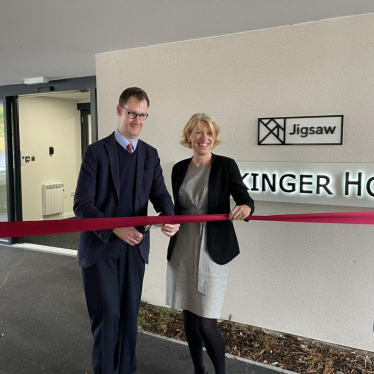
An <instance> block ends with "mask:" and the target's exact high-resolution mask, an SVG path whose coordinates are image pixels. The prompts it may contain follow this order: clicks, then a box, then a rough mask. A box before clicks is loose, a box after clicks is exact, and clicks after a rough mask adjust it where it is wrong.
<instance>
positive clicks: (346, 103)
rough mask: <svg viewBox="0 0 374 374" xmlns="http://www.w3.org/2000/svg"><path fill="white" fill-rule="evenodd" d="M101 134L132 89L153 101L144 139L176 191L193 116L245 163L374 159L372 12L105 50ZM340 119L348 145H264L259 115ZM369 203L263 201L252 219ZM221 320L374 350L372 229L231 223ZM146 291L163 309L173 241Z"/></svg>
mask: <svg viewBox="0 0 374 374" xmlns="http://www.w3.org/2000/svg"><path fill="white" fill-rule="evenodd" d="M96 69H97V87H98V117H99V137H100V138H102V137H104V136H106V135H108V134H109V133H111V132H112V131H113V130H114V129H115V128H116V125H117V116H116V112H115V108H116V104H117V102H118V97H119V95H120V93H121V92H122V90H123V89H125V88H126V87H129V86H139V87H142V88H143V89H144V90H145V91H146V92H147V93H148V95H149V97H150V102H151V105H150V108H149V118H148V119H147V121H146V123H145V125H144V129H143V132H142V134H141V138H142V139H143V140H144V141H146V142H149V143H151V144H152V145H154V146H156V147H157V149H158V151H159V154H160V157H161V162H162V167H163V169H164V175H165V178H166V181H167V186H168V188H169V191H171V186H170V173H171V168H172V166H173V164H174V163H175V162H177V161H179V160H181V159H184V158H187V157H190V156H191V151H190V150H188V149H186V148H183V147H182V146H181V145H180V144H179V140H180V137H181V134H182V129H183V127H184V125H185V123H186V122H187V121H188V119H189V118H190V117H191V115H192V114H194V113H196V112H207V113H210V114H211V115H213V116H214V117H215V118H216V119H217V120H218V122H219V123H220V125H221V139H222V140H223V144H222V145H221V146H220V147H219V148H217V149H216V150H215V153H217V154H222V155H226V156H229V157H232V158H234V159H235V160H237V161H277V162H282V161H288V162H289V161H291V162H292V161H294V162H373V151H372V149H373V139H374V126H373V118H374V106H373V98H374V14H367V15H360V16H355V17H346V18H340V19H331V20H325V21H319V22H312V23H307V24H300V25H295V26H287V27H280V28H274V29H267V30H260V31H255V32H247V33H240V34H232V35H226V36H218V37H213V38H206V39H199V40H191V41H185V42H179V43H171V44H165V45H156V46H150V47H146V48H137V49H131V50H124V51H117V52H111V53H104V54H99V55H97V57H96ZM330 114H337V115H339V114H343V115H344V144H343V145H341V146H317V145H315V146H271V147H269V146H258V145H257V120H258V118H264V117H265V118H268V117H280V116H313V115H330ZM352 210H362V209H354V208H347V207H336V206H318V205H309V204H308V205H303V204H284V203H266V202H262V203H260V202H259V203H257V204H256V214H258V215H268V214H282V213H309V212H327V211H331V212H333V211H352ZM235 227H236V231H237V235H238V239H239V243H240V248H241V255H240V257H239V258H237V259H236V260H234V261H233V262H232V264H231V265H230V267H231V270H230V276H229V285H228V291H227V296H226V302H225V306H224V310H223V317H224V318H228V317H229V316H231V318H232V319H233V320H234V321H239V322H243V323H247V324H251V325H256V326H260V327H264V328H268V329H273V330H277V331H282V332H287V333H291V334H296V335H301V336H306V337H310V338H314V339H318V340H322V341H327V342H332V343H336V344H341V345H345V346H349V347H354V348H359V349H366V350H370V351H374V346H373V320H374V317H373V310H374V298H373V297H372V296H371V295H373V286H372V285H373V284H374V272H373V266H372V263H373V251H372V247H373V233H374V231H373V227H370V226H353V225H352V226H350V225H329V224H320V225H319V224H297V223H292V224H291V223H280V222H277V223H273V222H250V223H235ZM152 235H153V236H152V250H151V258H150V265H149V266H148V267H147V272H146V278H145V283H144V292H143V298H144V300H146V301H149V302H151V303H155V304H159V305H164V299H165V273H166V248H167V243H168V241H167V238H166V237H164V236H163V235H162V233H160V232H159V231H158V232H157V231H156V232H154V233H152Z"/></svg>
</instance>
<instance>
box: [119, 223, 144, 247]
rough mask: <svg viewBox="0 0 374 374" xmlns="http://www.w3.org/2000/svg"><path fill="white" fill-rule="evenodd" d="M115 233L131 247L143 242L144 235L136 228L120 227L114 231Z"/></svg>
mask: <svg viewBox="0 0 374 374" xmlns="http://www.w3.org/2000/svg"><path fill="white" fill-rule="evenodd" d="M113 233H114V234H116V235H117V236H118V237H119V238H120V239H121V240H123V241H124V242H126V243H127V244H130V245H136V244H139V243H140V242H141V241H142V240H143V235H142V234H141V233H140V232H139V231H138V230H137V229H136V228H135V227H120V228H117V229H114V230H113Z"/></svg>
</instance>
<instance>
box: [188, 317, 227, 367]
mask: <svg viewBox="0 0 374 374" xmlns="http://www.w3.org/2000/svg"><path fill="white" fill-rule="evenodd" d="M183 322H184V330H185V333H186V337H187V342H188V347H189V349H190V354H191V358H192V361H193V364H194V368H195V374H204V372H205V371H204V360H203V343H204V344H205V348H206V351H207V353H208V355H209V357H210V359H211V360H212V363H213V366H214V370H215V372H216V374H225V341H224V339H223V336H222V334H221V331H219V329H218V325H217V320H216V319H211V318H204V317H199V316H197V315H196V314H194V313H192V312H189V311H188V310H184V311H183Z"/></svg>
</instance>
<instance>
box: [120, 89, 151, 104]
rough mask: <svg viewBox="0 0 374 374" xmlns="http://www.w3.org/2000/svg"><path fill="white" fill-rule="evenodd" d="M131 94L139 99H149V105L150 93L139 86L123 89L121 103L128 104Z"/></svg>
mask: <svg viewBox="0 0 374 374" xmlns="http://www.w3.org/2000/svg"><path fill="white" fill-rule="evenodd" d="M131 96H134V97H136V98H137V99H138V100H139V101H143V100H147V104H148V107H149V99H148V95H147V94H146V92H145V91H143V90H142V89H141V88H139V87H129V88H126V90H125V91H123V92H122V93H121V95H120V97H119V105H126V103H127V102H128V101H129V99H130V97H131Z"/></svg>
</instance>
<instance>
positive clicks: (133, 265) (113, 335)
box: [74, 87, 179, 374]
mask: <svg viewBox="0 0 374 374" xmlns="http://www.w3.org/2000/svg"><path fill="white" fill-rule="evenodd" d="M148 107H149V99H148V96H147V94H146V93H145V92H144V91H143V90H142V89H140V88H136V87H131V88H128V89H126V90H125V91H123V92H122V94H121V96H120V98H119V104H118V105H117V115H118V129H117V130H116V131H115V132H114V133H113V134H111V135H109V136H108V137H107V138H105V139H102V140H100V141H98V142H96V143H94V144H92V145H90V146H88V147H87V149H86V151H85V154H84V157H83V162H82V166H81V170H80V174H79V179H78V184H77V189H76V192H75V198H74V212H75V215H76V216H77V217H78V218H103V217H114V216H115V217H132V216H146V215H147V206H148V200H150V201H151V203H152V204H153V206H154V208H155V210H156V212H161V214H163V215H174V207H173V203H172V200H171V197H170V195H169V193H168V191H167V189H166V187H165V184H164V178H163V175H162V169H161V166H160V159H159V157H158V154H157V151H156V149H155V148H153V147H151V146H150V145H148V144H147V143H145V142H143V141H141V140H139V139H138V138H139V135H140V132H141V130H142V128H143V125H144V122H145V120H146V119H147V117H148V113H147V110H148ZM139 230H140V231H142V230H143V231H144V228H135V227H128V228H115V229H114V230H98V231H90V232H82V233H81V234H80V238H79V250H78V257H77V261H78V263H79V265H80V266H81V267H82V274H83V284H84V290H85V294H86V301H87V308H88V312H89V315H90V318H91V330H92V335H93V353H92V357H93V358H92V363H93V368H94V372H95V374H114V373H115V374H129V373H135V372H136V369H137V364H136V355H135V346H136V337H137V314H138V310H139V306H140V297H141V291H142V285H143V277H144V271H145V263H148V253H149V234H145V235H143V234H142V233H141V232H140V231H139ZM161 230H162V231H163V232H164V234H166V235H167V236H173V235H174V234H175V233H176V232H177V231H178V230H179V225H166V224H165V225H163V226H162V228H161ZM143 237H144V238H143Z"/></svg>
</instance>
